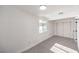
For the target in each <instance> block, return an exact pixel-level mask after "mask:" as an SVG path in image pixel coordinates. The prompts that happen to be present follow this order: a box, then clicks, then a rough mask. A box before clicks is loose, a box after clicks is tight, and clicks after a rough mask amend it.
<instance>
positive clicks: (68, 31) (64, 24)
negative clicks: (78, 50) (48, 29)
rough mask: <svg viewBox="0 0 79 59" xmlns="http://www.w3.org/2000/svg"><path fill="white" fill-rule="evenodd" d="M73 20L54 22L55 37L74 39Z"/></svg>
mask: <svg viewBox="0 0 79 59" xmlns="http://www.w3.org/2000/svg"><path fill="white" fill-rule="evenodd" d="M73 22H74V18H66V19H61V20H56V21H54V24H55V29H54V31H55V35H59V36H63V37H69V38H74V35H73V34H74V32H73V30H74V26H73V25H74V24H73Z"/></svg>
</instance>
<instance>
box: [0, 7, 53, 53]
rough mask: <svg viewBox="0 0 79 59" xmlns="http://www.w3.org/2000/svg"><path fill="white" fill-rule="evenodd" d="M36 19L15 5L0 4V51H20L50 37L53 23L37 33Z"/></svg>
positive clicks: (49, 23)
mask: <svg viewBox="0 0 79 59" xmlns="http://www.w3.org/2000/svg"><path fill="white" fill-rule="evenodd" d="M38 19H39V18H38V17H37V16H34V15H32V14H30V13H28V12H24V11H22V10H19V9H17V8H16V7H15V6H0V52H22V51H24V50H27V49H29V48H31V47H33V46H34V45H36V44H38V43H40V42H41V41H44V40H46V39H47V38H49V37H51V36H52V35H53V30H52V28H53V27H52V25H53V24H52V23H51V22H48V28H49V29H48V31H47V32H45V33H42V34H39V27H38V26H39V24H38V23H39V22H38Z"/></svg>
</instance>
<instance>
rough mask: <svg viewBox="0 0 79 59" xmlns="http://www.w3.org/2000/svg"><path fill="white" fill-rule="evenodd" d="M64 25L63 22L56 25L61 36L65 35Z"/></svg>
mask: <svg viewBox="0 0 79 59" xmlns="http://www.w3.org/2000/svg"><path fill="white" fill-rule="evenodd" d="M63 32H64V26H63V22H59V23H57V25H56V34H57V35H59V36H63V35H64V33H63Z"/></svg>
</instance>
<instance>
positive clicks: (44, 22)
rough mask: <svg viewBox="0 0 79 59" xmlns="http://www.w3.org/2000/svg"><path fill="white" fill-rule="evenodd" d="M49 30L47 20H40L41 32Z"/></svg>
mask: <svg viewBox="0 0 79 59" xmlns="http://www.w3.org/2000/svg"><path fill="white" fill-rule="evenodd" d="M46 31H47V21H45V20H39V33H43V32H46Z"/></svg>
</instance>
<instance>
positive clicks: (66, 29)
mask: <svg viewBox="0 0 79 59" xmlns="http://www.w3.org/2000/svg"><path fill="white" fill-rule="evenodd" d="M70 25H71V23H70V22H64V32H63V33H64V37H69V38H70V36H71V26H70Z"/></svg>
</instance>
